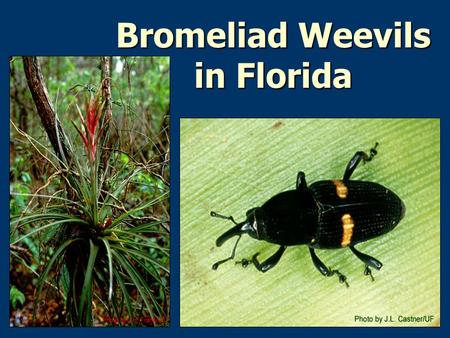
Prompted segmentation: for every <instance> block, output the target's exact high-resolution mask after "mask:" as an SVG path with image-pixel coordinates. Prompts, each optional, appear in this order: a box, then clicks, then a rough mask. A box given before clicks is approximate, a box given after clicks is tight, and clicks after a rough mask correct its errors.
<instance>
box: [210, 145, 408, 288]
mask: <svg viewBox="0 0 450 338" xmlns="http://www.w3.org/2000/svg"><path fill="white" fill-rule="evenodd" d="M377 146H378V143H376V144H375V146H374V147H373V148H372V149H370V155H368V154H366V153H365V152H363V151H358V152H356V154H355V155H354V156H353V158H352V159H351V160H350V162H349V163H348V165H347V168H346V169H345V173H344V177H343V179H342V180H328V181H318V182H315V183H313V184H312V185H310V186H309V187H308V186H307V184H306V179H305V174H304V173H303V172H301V171H300V172H299V173H298V175H297V183H296V189H295V190H289V191H285V192H282V193H279V194H278V195H275V196H274V197H272V198H271V199H269V200H268V201H267V202H266V203H264V204H263V205H262V206H261V207H257V208H253V209H250V210H248V211H247V213H246V215H247V219H246V220H245V221H244V222H242V223H237V222H236V221H235V220H234V219H233V217H232V216H223V215H219V214H218V213H216V212H214V211H211V216H213V217H218V218H223V219H227V220H230V221H232V222H233V223H234V224H235V226H234V227H233V228H231V229H230V230H228V231H226V232H225V233H224V234H222V235H221V236H220V237H219V238H217V240H216V245H217V246H221V245H222V244H223V243H224V242H225V241H227V240H228V239H230V238H232V237H234V236H238V238H237V240H236V243H235V245H234V247H233V251H232V253H231V256H230V257H228V258H226V259H223V260H220V261H218V262H217V263H215V264H214V265H213V266H212V268H213V269H214V270H216V269H217V268H218V267H219V265H220V264H222V263H225V262H227V261H229V260H232V259H234V256H235V253H236V247H237V245H238V243H239V240H240V238H241V236H242V235H243V234H248V235H249V236H250V237H253V238H255V239H257V240H264V241H267V242H269V243H274V244H278V245H280V248H279V249H278V250H277V252H276V253H275V254H274V255H272V256H271V257H269V258H268V259H267V260H265V261H264V262H262V263H260V262H259V261H258V259H257V256H258V253H256V254H254V255H253V257H252V258H251V259H249V260H247V259H242V260H240V261H238V262H236V263H240V264H242V266H244V267H246V266H247V265H248V264H250V263H253V265H254V266H255V267H256V268H257V269H258V270H259V271H262V272H266V271H268V270H270V269H271V268H273V267H274V266H275V265H276V264H277V263H278V261H279V260H280V258H281V256H282V255H283V253H284V251H285V250H286V247H288V246H293V245H302V244H305V245H308V247H309V252H310V254H311V258H312V261H313V263H314V265H315V267H316V268H317V270H319V272H320V273H321V274H322V275H324V276H327V277H330V276H333V275H336V276H338V277H339V281H340V282H341V283H345V284H346V285H347V287H348V283H347V278H346V277H345V276H344V275H343V274H342V273H341V272H339V270H332V269H331V268H328V267H327V266H326V265H325V264H324V263H323V262H322V261H321V260H320V259H319V257H317V255H316V253H315V252H314V250H315V249H338V248H346V247H348V248H350V250H351V251H352V252H353V253H354V254H355V255H356V257H358V258H359V259H360V260H361V261H363V262H364V264H365V269H364V274H365V275H369V276H370V277H371V279H372V280H373V276H372V272H371V270H370V268H375V269H377V270H380V269H381V267H382V266H383V264H382V263H381V262H380V261H379V260H377V259H375V258H374V257H371V256H369V255H366V254H364V253H362V252H360V251H358V250H356V248H355V245H356V244H358V243H361V242H365V241H367V240H369V239H372V238H375V237H378V236H380V235H383V234H385V233H387V232H389V231H391V230H392V229H394V228H395V226H396V225H397V224H398V223H399V222H400V220H401V219H402V218H403V216H404V215H405V205H404V203H403V202H402V200H401V199H400V198H399V197H398V196H397V195H396V194H395V193H393V192H392V191H391V190H389V189H387V188H385V187H383V186H382V185H380V184H378V183H373V182H365V181H354V180H350V176H351V175H352V173H353V172H354V170H355V169H356V167H357V166H358V164H359V163H360V162H361V161H363V162H364V163H365V162H369V161H371V160H372V158H373V157H374V156H375V155H376V154H377V150H376V147H377Z"/></svg>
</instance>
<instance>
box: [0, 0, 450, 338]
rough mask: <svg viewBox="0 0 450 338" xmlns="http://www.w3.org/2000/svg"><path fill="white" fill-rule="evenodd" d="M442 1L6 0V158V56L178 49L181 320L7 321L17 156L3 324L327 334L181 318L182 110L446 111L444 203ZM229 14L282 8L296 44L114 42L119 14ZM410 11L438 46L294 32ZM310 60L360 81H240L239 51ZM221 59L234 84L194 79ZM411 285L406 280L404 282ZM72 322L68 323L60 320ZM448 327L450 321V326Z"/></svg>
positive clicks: (228, 113)
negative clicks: (344, 84)
mask: <svg viewBox="0 0 450 338" xmlns="http://www.w3.org/2000/svg"><path fill="white" fill-rule="evenodd" d="M443 4H444V3H443V2H442V4H441V2H438V1H427V2H417V3H411V2H402V3H397V2H396V3H394V2H392V1H377V2H376V3H373V4H372V3H363V2H350V3H345V4H344V3H342V2H339V3H333V2H330V3H327V2H326V1H321V2H315V3H312V2H304V3H297V4H296V5H292V4H290V3H289V2H284V1H276V2H271V3H267V4H266V3H262V2H256V3H245V2H243V1H239V2H236V3H233V2H231V1H229V2H226V3H225V2H223V3H218V2H217V3H213V2H204V3H201V4H196V3H192V2H182V3H176V2H173V1H172V2H170V3H162V2H158V3H155V2H151V3H147V4H145V5H144V4H142V3H137V2H133V1H127V2H119V1H109V2H106V3H105V4H101V3H97V2H93V1H89V2H88V1H77V2H75V3H62V2H57V1H48V2H46V3H45V4H44V3H42V2H32V3H30V4H29V3H28V2H26V1H22V2H15V3H13V2H8V3H3V4H2V10H1V13H2V14H1V20H0V27H1V32H2V47H1V48H0V53H1V60H2V64H3V67H1V68H0V79H1V86H2V87H1V88H2V90H0V95H1V96H0V99H1V100H0V102H1V107H2V109H1V110H2V112H3V113H2V114H1V119H2V120H1V122H2V125H3V126H4V128H5V131H4V132H2V133H1V137H2V141H1V142H0V154H1V157H2V159H3V163H5V164H6V163H7V161H8V153H9V150H8V138H9V132H8V130H7V128H8V127H7V126H8V125H9V121H8V119H9V113H8V112H9V107H8V104H9V103H8V102H9V98H8V92H9V73H8V69H9V68H8V57H9V56H11V55H105V54H109V55H170V56H171V65H172V68H171V79H172V80H171V88H172V92H171V102H172V105H171V123H172V124H171V139H172V142H171V145H172V165H171V167H172V175H171V177H172V185H171V206H172V210H171V212H172V214H171V219H172V222H171V223H172V224H171V226H172V242H171V247H172V256H171V257H172V264H171V272H172V275H171V280H172V283H171V286H172V298H171V302H172V306H171V316H172V327H171V328H170V329H157V330H155V331H148V330H143V329H98V330H95V332H94V331H92V330H90V329H38V330H33V329H9V328H8V327H7V326H8V321H7V317H8V273H7V267H8V266H9V259H8V232H7V231H8V230H7V229H8V227H7V226H6V224H8V207H7V206H8V202H7V201H8V186H9V182H8V181H7V179H8V176H9V175H8V167H7V165H4V166H2V167H1V168H0V174H1V175H0V177H3V180H4V182H3V184H1V185H0V186H1V194H0V197H1V204H0V205H1V206H2V209H1V220H2V222H1V223H2V224H4V225H5V226H4V233H3V235H2V236H0V239H1V247H2V248H3V249H2V251H1V256H0V257H1V259H2V262H3V263H2V266H3V269H4V272H3V274H2V277H1V279H0V281H1V284H0V290H2V292H1V293H0V295H1V297H0V300H1V302H2V304H3V306H1V307H0V317H1V318H4V320H3V321H2V323H3V325H2V326H1V334H2V335H15V336H25V335H26V336H29V335H30V334H33V335H35V334H36V335H38V336H39V335H43V336H44V335H45V336H47V337H48V336H60V335H61V334H64V335H68V336H76V335H80V334H88V333H89V334H92V333H93V332H94V333H98V334H103V335H108V336H121V335H123V334H127V335H135V336H144V335H149V334H158V335H161V336H176V337H178V336H182V335H188V336H196V337H202V336H203V337H210V336H211V335H218V336H229V335H230V334H234V335H241V336H247V335H255V336H260V337H263V336H269V335H273V334H276V335H280V336H281V335H286V334H310V335H319V336H329V335H331V334H335V332H334V331H333V330H330V329H320V328H316V329H308V330H306V331H307V332H303V330H302V329H284V330H280V329H256V328H254V329H246V330H239V329H230V330H226V329H183V328H179V297H178V295H179V276H180V274H179V254H178V253H179V231H178V230H179V222H178V220H179V208H178V205H179V187H180V186H179V181H178V177H179V131H180V123H179V118H180V117H273V118H281V117H437V118H440V120H441V123H440V126H441V131H442V133H441V134H442V136H441V148H442V149H443V150H442V151H441V153H442V155H441V170H442V172H443V173H444V175H442V177H441V187H443V189H441V191H442V194H441V203H442V205H444V206H445V205H447V203H448V196H449V193H448V190H447V189H446V188H447V187H448V186H449V180H448V177H447V176H446V175H445V173H446V172H447V171H448V170H447V168H448V152H446V151H445V149H446V148H447V147H448V145H449V141H450V139H449V135H448V130H449V117H448V114H449V100H448V79H449V75H450V74H449V69H448V66H447V62H448V55H449V54H448V34H449V29H448V26H447V25H448V12H449V11H448V8H444V7H443ZM229 20H233V21H238V20H245V21H246V22H247V25H248V26H249V27H250V26H258V27H264V28H270V27H273V26H275V25H277V24H278V22H279V21H281V20H285V21H288V23H289V37H290V38H289V49H286V50H270V49H267V50H248V49H245V50H214V49H205V50H195V49H194V50H176V49H170V50H156V49H155V50H153V49H148V50H145V49H138V48H135V49H131V50H125V49H124V50H120V49H118V48H117V31H116V29H117V22H118V21H131V22H134V23H135V24H137V25H138V26H142V27H171V28H175V27H183V26H186V27H196V26H201V27H202V28H204V29H208V28H212V27H217V26H221V27H225V25H226V22H227V21H229ZM396 20H398V21H405V20H410V21H413V23H414V24H415V25H416V26H421V27H422V26H423V27H428V28H430V29H431V32H432V33H431V34H432V35H431V36H432V46H431V47H430V48H428V49H426V50H395V49H387V50H379V49H371V50H359V49H356V48H354V49H350V50H339V49H337V48H334V47H330V48H329V49H324V50H318V49H314V50H304V49H302V48H301V47H300V45H299V44H297V43H296V42H297V41H298V40H297V37H298V35H297V27H296V23H297V22H298V21H306V22H311V21H320V22H325V21H332V22H333V23H334V24H335V25H336V26H339V27H341V26H342V27H348V28H357V27H379V28H383V27H385V28H387V27H392V25H393V22H394V21H396ZM304 60H309V61H311V64H312V66H314V64H321V63H322V62H323V61H327V60H330V61H332V62H333V63H334V64H335V65H341V66H343V67H347V68H349V69H351V71H352V75H353V88H352V89H351V90H347V91H338V90H327V91H319V90H314V89H310V90H303V89H301V88H298V89H296V90H287V89H286V90H271V89H267V90H257V89H254V88H251V87H249V88H248V89H246V90H239V89H237V88H236V85H235V82H236V73H235V67H236V64H237V63H238V62H252V61H265V62H266V66H267V67H270V66H274V67H275V66H276V67H280V68H284V67H285V68H297V67H300V65H301V62H302V61H304ZM196 61H203V62H204V63H205V65H211V66H212V67H222V68H224V69H225V71H226V72H227V88H226V89H225V90H213V91H210V90H196V89H195V88H194V64H195V62H196ZM448 216H449V214H448V209H446V208H444V209H443V210H442V213H441V223H442V224H443V225H444V226H443V227H442V229H441V239H442V243H444V245H443V246H442V247H441V257H442V260H441V267H442V268H441V285H442V286H443V287H442V290H441V326H442V327H441V329H438V330H428V331H426V334H427V335H429V336H434V335H443V334H445V332H446V331H448V311H446V309H447V308H448V289H446V287H445V286H446V285H447V284H448V272H449V271H448V270H449V269H448V265H446V264H447V262H446V259H445V258H446V257H448V255H449V252H448V246H446V245H445V243H446V242H447V241H449V233H448V230H446V227H445V224H447V223H448ZM401 291H402V290H399V292H401ZM62 330H63V331H62ZM339 331H340V332H339V333H341V334H345V335H347V336H355V337H356V336H361V335H362V334H363V335H364V336H366V337H370V336H375V335H376V336H379V334H380V331H379V330H378V331H377V330H371V329H363V330H354V329H343V330H339ZM383 334H387V335H389V336H393V335H408V336H410V335H411V334H413V335H414V334H417V335H419V334H424V332H423V331H419V330H412V329H406V330H398V329H384V330H383ZM447 334H448V333H447Z"/></svg>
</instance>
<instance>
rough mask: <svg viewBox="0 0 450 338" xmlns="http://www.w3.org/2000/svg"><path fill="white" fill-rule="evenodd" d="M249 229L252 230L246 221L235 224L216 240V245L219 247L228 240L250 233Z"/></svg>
mask: <svg viewBox="0 0 450 338" xmlns="http://www.w3.org/2000/svg"><path fill="white" fill-rule="evenodd" d="M251 229H252V227H251V225H250V224H249V223H248V222H247V221H245V222H242V223H239V224H236V225H235V226H234V227H232V228H231V229H230V230H228V231H226V232H225V233H223V234H222V235H221V236H220V237H219V238H217V240H216V245H217V246H221V245H222V244H223V243H225V242H226V241H227V240H229V239H230V238H232V237H234V236H241V235H243V234H245V233H248V232H250V231H251Z"/></svg>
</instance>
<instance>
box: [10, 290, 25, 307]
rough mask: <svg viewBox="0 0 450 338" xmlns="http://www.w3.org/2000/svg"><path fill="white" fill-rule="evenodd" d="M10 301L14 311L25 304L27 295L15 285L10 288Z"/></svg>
mask: <svg viewBox="0 0 450 338" xmlns="http://www.w3.org/2000/svg"><path fill="white" fill-rule="evenodd" d="M9 300H10V302H11V306H12V307H13V309H16V308H17V305H18V304H20V305H23V304H24V303H25V295H24V294H23V293H22V292H21V291H20V290H19V289H18V288H16V287H15V286H14V285H13V286H11V287H10V288H9Z"/></svg>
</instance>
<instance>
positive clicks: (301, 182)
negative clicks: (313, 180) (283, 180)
mask: <svg viewBox="0 0 450 338" xmlns="http://www.w3.org/2000/svg"><path fill="white" fill-rule="evenodd" d="M295 187H296V189H297V190H299V189H306V178H305V173H304V172H303V171H299V172H298V174H297V183H296V185H295Z"/></svg>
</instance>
